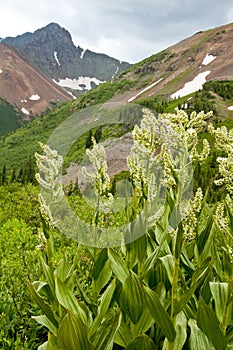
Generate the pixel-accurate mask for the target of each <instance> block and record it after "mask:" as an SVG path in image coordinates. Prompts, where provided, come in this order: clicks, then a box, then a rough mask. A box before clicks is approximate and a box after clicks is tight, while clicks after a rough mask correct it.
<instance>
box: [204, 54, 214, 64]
mask: <svg viewBox="0 0 233 350" xmlns="http://www.w3.org/2000/svg"><path fill="white" fill-rule="evenodd" d="M215 58H216V56H213V55H209V54H208V53H207V54H206V56H205V58H204V59H203V61H202V64H203V65H204V66H207V64H209V63H211V62H212V61H213V60H215Z"/></svg>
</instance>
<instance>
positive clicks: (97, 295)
mask: <svg viewBox="0 0 233 350" xmlns="http://www.w3.org/2000/svg"><path fill="white" fill-rule="evenodd" d="M44 38H46V40H44ZM58 42H60V44H59V45H60V46H59V45H58ZM43 45H44V46H43ZM59 50H60V51H59ZM232 57H233V24H228V25H224V26H221V27H217V28H214V29H209V30H206V31H200V32H198V33H196V34H194V35H193V36H191V37H189V38H186V39H184V40H182V41H180V42H178V43H177V44H175V45H173V46H171V47H169V48H167V49H166V50H163V51H161V52H158V53H156V54H154V55H152V56H150V57H148V58H146V59H144V60H143V61H141V62H138V63H136V64H134V65H131V64H129V63H127V62H121V61H120V60H118V59H115V58H111V57H109V56H107V55H103V54H97V53H94V52H91V51H89V50H86V51H84V50H83V49H82V48H80V47H75V46H74V44H73V42H72V38H71V36H70V34H69V33H68V31H66V30H65V29H63V28H61V27H60V26H59V25H58V24H55V23H51V24H49V25H48V26H46V27H44V28H42V29H39V30H37V31H36V32H35V33H25V34H23V35H21V36H17V37H16V38H5V39H3V40H1V42H0V147H1V151H0V154H1V157H0V256H1V259H0V261H1V265H0V266H1V268H0V276H1V279H0V348H1V349H3V350H23V349H24V350H36V349H38V350H111V349H112V350H121V349H126V350H139V349H140V350H142V349H143V350H182V349H184V350H225V349H226V350H227V349H228V350H230V349H233V59H232ZM9 62H10V64H9ZM43 62H46V64H45V63H43ZM13 64H14V65H13ZM9 76H12V79H9ZM31 77H32V78H31ZM21 79H22V80H21ZM30 79H31V80H30ZM25 82H27V83H25ZM11 84H12V85H11ZM25 86H27V89H26V88H25ZM23 91H24V93H23Z"/></svg>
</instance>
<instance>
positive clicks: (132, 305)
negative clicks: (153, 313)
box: [119, 271, 145, 323]
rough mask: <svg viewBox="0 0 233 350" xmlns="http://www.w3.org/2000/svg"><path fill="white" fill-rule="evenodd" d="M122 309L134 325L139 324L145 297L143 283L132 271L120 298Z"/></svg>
mask: <svg viewBox="0 0 233 350" xmlns="http://www.w3.org/2000/svg"><path fill="white" fill-rule="evenodd" d="M119 303H120V307H121V308H122V310H123V311H124V312H125V313H126V314H127V315H128V316H129V317H130V319H131V321H132V322H133V323H137V322H138V321H139V319H140V317H141V315H142V312H143V308H144V307H145V296H144V290H143V286H142V283H141V281H140V280H139V278H138V276H137V275H136V274H135V273H134V272H132V271H130V274H129V276H128V277H127V278H126V280H125V283H124V284H123V287H122V290H121V293H120V298H119Z"/></svg>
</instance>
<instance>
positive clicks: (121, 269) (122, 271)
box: [108, 249, 129, 284]
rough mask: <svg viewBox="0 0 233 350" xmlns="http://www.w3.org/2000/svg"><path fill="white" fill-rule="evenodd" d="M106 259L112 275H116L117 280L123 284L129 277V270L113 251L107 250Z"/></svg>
mask: <svg viewBox="0 0 233 350" xmlns="http://www.w3.org/2000/svg"><path fill="white" fill-rule="evenodd" d="M108 257H109V260H110V263H111V267H112V270H113V272H114V274H115V275H116V277H117V279H118V280H119V281H120V282H121V283H122V284H124V283H125V280H126V278H127V276H128V275H129V270H128V268H127V265H126V263H125V262H124V260H123V259H122V258H121V257H120V255H119V254H118V253H117V252H116V251H115V250H113V249H108Z"/></svg>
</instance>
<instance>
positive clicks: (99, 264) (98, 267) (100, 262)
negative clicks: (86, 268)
mask: <svg viewBox="0 0 233 350" xmlns="http://www.w3.org/2000/svg"><path fill="white" fill-rule="evenodd" d="M107 260H108V252H107V249H106V248H105V249H102V250H101V252H100V254H99V255H98V258H97V260H96V262H95V264H94V266H93V271H92V274H93V277H94V279H95V280H96V279H97V278H98V277H99V275H100V273H101V271H102V269H103V267H104V265H105V263H106V261H107Z"/></svg>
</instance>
